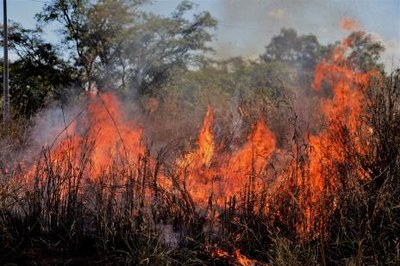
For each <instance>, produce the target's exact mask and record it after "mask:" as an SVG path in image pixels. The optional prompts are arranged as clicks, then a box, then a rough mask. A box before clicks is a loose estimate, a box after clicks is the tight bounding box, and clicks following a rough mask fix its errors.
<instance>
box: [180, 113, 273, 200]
mask: <svg viewBox="0 0 400 266" xmlns="http://www.w3.org/2000/svg"><path fill="white" fill-rule="evenodd" d="M212 122H213V109H212V108H210V107H209V108H208V110H207V114H206V116H205V118H204V121H203V125H202V128H201V129H200V133H199V139H198V142H197V143H198V149H197V150H195V151H193V152H191V153H189V154H187V155H186V156H185V157H184V158H183V160H181V161H179V162H178V165H180V166H181V168H183V169H185V174H186V175H187V178H186V180H185V182H186V184H187V185H186V187H187V188H188V190H189V192H190V194H191V196H192V198H193V200H194V202H196V203H198V204H199V205H200V206H206V205H207V204H208V202H209V200H210V199H214V201H215V203H217V205H219V206H223V203H224V200H225V199H227V198H229V197H231V196H233V195H238V194H239V192H240V191H241V190H242V189H243V187H244V186H245V185H246V184H247V183H248V182H249V181H250V180H251V179H252V178H253V177H255V176H259V175H260V174H261V173H262V171H263V169H264V166H265V165H266V163H267V161H268V159H269V157H270V156H271V154H272V153H273V151H274V149H275V137H274V135H273V133H272V132H271V131H270V130H269V129H268V127H267V125H266V124H265V122H264V121H263V120H259V121H258V122H257V123H256V125H255V126H254V128H253V130H252V132H251V133H250V134H249V136H248V138H247V142H246V143H245V144H244V145H243V147H241V148H240V149H239V150H237V151H235V152H234V153H232V154H226V153H223V152H219V153H216V148H215V143H214V136H213V133H212V126H213V124H212ZM253 182H254V181H253ZM261 188H262V184H258V185H255V189H256V191H259V190H260V189H261Z"/></svg>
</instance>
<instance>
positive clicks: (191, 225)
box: [0, 72, 400, 265]
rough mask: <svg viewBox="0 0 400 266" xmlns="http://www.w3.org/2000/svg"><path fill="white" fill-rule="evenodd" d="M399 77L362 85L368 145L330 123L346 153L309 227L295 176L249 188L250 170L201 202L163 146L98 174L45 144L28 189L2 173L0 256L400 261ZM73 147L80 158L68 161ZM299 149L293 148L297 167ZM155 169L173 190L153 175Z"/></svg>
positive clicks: (36, 260) (133, 261)
mask: <svg viewBox="0 0 400 266" xmlns="http://www.w3.org/2000/svg"><path fill="white" fill-rule="evenodd" d="M399 77H400V76H399V72H397V73H393V74H392V75H391V76H390V77H388V78H386V79H385V80H381V81H379V82H376V83H374V84H372V85H371V86H370V88H368V91H366V95H367V98H368V100H367V102H366V104H367V105H368V108H366V110H367V115H366V116H365V119H366V123H367V124H368V125H369V126H370V127H371V128H372V134H371V136H369V139H368V140H366V141H368V145H369V146H370V147H371V152H369V153H367V154H360V153H359V152H358V151H357V150H356V149H354V148H352V147H353V144H354V142H353V140H352V139H351V138H349V136H348V130H347V129H346V127H345V126H343V125H337V127H336V128H337V130H336V131H335V135H336V137H337V138H336V139H337V143H336V145H341V146H342V147H343V149H342V151H343V152H345V153H346V154H345V156H346V158H352V159H351V162H350V161H349V162H347V161H345V162H343V163H336V164H333V165H330V166H329V167H330V168H329V169H328V170H329V171H328V172H330V173H332V175H335V176H338V177H339V179H338V180H341V184H340V186H338V189H337V190H336V191H335V195H336V196H335V197H331V194H327V197H326V198H324V202H322V203H321V204H319V205H318V206H315V208H316V209H315V210H313V211H315V212H316V213H319V214H320V215H319V216H317V217H316V218H315V221H314V223H313V227H312V229H311V230H310V231H309V232H307V233H306V234H299V230H298V227H299V224H301V221H302V220H304V219H305V217H304V213H305V212H304V209H303V208H304V204H301V202H302V200H301V197H302V196H304V195H305V194H304V193H301V191H306V190H307V188H302V187H299V186H294V185H293V183H291V182H290V179H291V178H295V177H293V176H290V175H288V183H287V185H286V186H285V188H284V189H283V188H282V189H281V190H278V191H279V193H277V194H276V195H273V196H272V197H271V196H268V195H267V191H264V192H257V193H256V192H255V191H254V190H253V189H252V184H251V182H252V179H253V178H257V177H253V178H250V179H249V181H248V182H249V183H248V184H244V186H243V190H242V193H240V194H239V195H236V196H235V197H231V198H227V199H226V202H225V204H224V206H216V205H215V204H213V202H212V198H210V203H209V204H208V206H207V207H206V208H199V207H198V206H196V204H195V203H194V202H193V199H192V198H191V196H190V193H188V191H187V190H186V188H185V186H184V185H182V183H181V182H180V180H179V177H178V175H177V174H176V172H175V169H174V165H173V164H171V163H170V161H168V160H166V159H165V158H167V157H168V151H163V152H164V156H158V157H157V158H158V161H157V163H156V164H155V165H154V164H153V165H151V164H150V163H149V160H148V156H149V153H150V152H145V153H144V154H142V155H141V156H140V157H139V158H137V160H136V162H135V163H134V164H125V165H122V166H121V165H119V164H118V165H115V167H114V166H112V167H110V169H108V170H105V171H104V172H103V173H102V175H101V179H100V180H99V182H98V183H95V184H94V183H90V182H84V178H85V176H84V169H86V167H89V160H86V159H87V156H90V153H89V152H88V153H86V154H82V153H81V154H68V155H66V156H65V157H63V160H62V161H61V162H60V161H56V160H54V158H52V156H51V154H50V152H49V150H48V149H43V151H42V153H41V156H40V159H39V161H38V163H37V164H38V166H40V167H38V169H39V170H35V173H34V174H33V175H32V176H33V177H32V178H33V185H32V186H31V187H27V186H24V185H22V183H19V182H15V180H18V178H19V177H18V173H17V172H18V171H16V172H15V174H14V176H12V177H11V178H9V179H7V178H6V177H7V174H6V173H5V172H4V171H3V176H4V177H3V178H2V183H1V187H0V264H1V265H64V264H66V265H82V264H86V265H120V264H121V265H126V264H127V265H142V264H144V265H240V262H239V259H238V258H237V257H235V256H234V255H232V254H234V253H235V251H236V250H240V253H241V254H243V255H244V256H246V257H247V258H249V259H251V260H252V263H253V264H248V265H306V264H308V265H399V264H400V239H399V238H400V87H399V85H400V79H399ZM3 130H4V129H3ZM14 130H15V128H14ZM11 131H12V130H9V131H7V132H6V130H4V132H3V133H2V134H3V136H4V135H5V134H11V133H10V132H11ZM352 137H354V136H352ZM293 142H294V145H293V147H296V145H298V146H297V147H299V146H301V144H300V141H299V140H297V139H296V138H293ZM88 149H89V148H88ZM76 156H79V158H81V160H80V162H81V164H80V165H79V167H76V166H73V164H72V163H71V161H72V160H73V158H76ZM306 156H307V153H306V152H304V153H303V154H302V155H301V156H298V157H294V160H295V164H296V165H299V166H300V167H304V169H303V171H304V172H307V168H306V167H305V166H304V163H302V162H304V160H305V158H306ZM296 160H297V161H296ZM61 165H62V167H61ZM324 167H328V166H326V165H325V166H324ZM160 173H162V174H163V175H165V176H168V177H169V178H170V180H171V183H172V184H173V186H174V189H173V191H169V190H166V189H164V188H163V187H162V186H160V185H159V183H158V181H157V177H158V175H159V174H160ZM365 176H367V177H368V178H365ZM122 180H123V181H122ZM61 190H62V191H63V192H62V193H60V191H61ZM260 206H261V207H260ZM266 206H268V207H266ZM327 213H328V214H329V215H325V214H327ZM218 250H223V251H225V252H226V254H228V255H216V254H217V251H218ZM243 265H244V264H243Z"/></svg>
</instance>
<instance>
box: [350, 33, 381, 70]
mask: <svg viewBox="0 0 400 266" xmlns="http://www.w3.org/2000/svg"><path fill="white" fill-rule="evenodd" d="M346 44H347V45H348V48H350V51H349V54H348V56H347V61H348V63H349V64H350V66H351V67H352V68H353V69H354V70H355V71H364V72H365V71H368V70H371V69H380V70H382V69H383V65H382V64H379V63H378V61H379V59H380V56H381V54H382V52H383V51H384V50H385V48H384V47H383V45H382V44H381V43H380V42H378V41H374V40H373V38H372V36H371V35H370V34H366V33H365V32H363V31H357V32H353V33H351V34H350V35H349V37H347V38H346Z"/></svg>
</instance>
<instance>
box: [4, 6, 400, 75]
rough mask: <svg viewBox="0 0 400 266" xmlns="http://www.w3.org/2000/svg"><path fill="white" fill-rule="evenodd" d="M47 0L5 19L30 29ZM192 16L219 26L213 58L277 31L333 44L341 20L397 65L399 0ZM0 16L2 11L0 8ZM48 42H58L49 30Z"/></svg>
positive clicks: (260, 44)
mask: <svg viewBox="0 0 400 266" xmlns="http://www.w3.org/2000/svg"><path fill="white" fill-rule="evenodd" d="M47 1H48V0H8V11H9V15H8V17H9V19H10V20H13V21H16V22H19V23H21V24H22V25H23V26H24V27H28V28H29V27H34V18H33V17H34V15H35V13H37V12H39V11H40V10H41V9H42V7H43V5H44V4H45V2H47ZM179 2H180V1H179V0H158V1H157V0H156V1H154V3H153V4H152V5H149V6H147V7H146V10H150V11H152V12H154V13H159V14H162V15H168V14H170V13H171V12H172V11H173V10H174V8H175V7H176V6H177V5H178V3H179ZM192 2H194V3H195V4H196V5H197V11H204V10H207V11H209V12H210V13H211V14H212V15H213V16H214V17H215V18H216V19H217V20H218V22H219V26H218V29H217V30H216V31H215V32H214V36H215V41H214V42H213V44H212V45H213V47H214V48H215V49H216V56H217V57H221V58H226V57H230V56H244V57H252V58H255V57H257V56H258V55H259V54H261V53H262V52H263V51H264V47H265V45H266V44H268V42H269V41H270V39H271V37H272V36H274V35H276V34H278V33H279V31H280V29H281V28H282V27H292V28H294V29H296V30H297V31H298V32H299V33H301V34H308V33H313V34H315V35H317V37H318V39H319V40H320V42H322V43H328V42H334V41H336V40H340V39H342V38H343V37H345V36H346V35H347V34H348V33H349V32H346V31H344V30H343V29H341V27H340V21H341V20H342V19H343V18H346V17H348V18H352V19H354V20H356V21H358V22H359V23H360V24H361V25H362V27H363V30H365V31H367V32H369V33H371V34H372V35H373V36H374V37H375V38H376V39H377V40H379V41H381V42H382V43H383V44H384V45H385V47H386V52H385V54H384V55H383V58H382V60H383V61H384V63H385V64H386V66H387V69H388V70H390V69H391V68H392V65H394V66H395V67H396V66H397V67H398V66H400V0H329V1H328V0H192ZM1 14H3V7H2V6H1ZM47 38H48V39H50V40H53V41H56V40H57V38H58V37H57V35H56V34H55V33H54V29H53V30H52V29H48V30H47Z"/></svg>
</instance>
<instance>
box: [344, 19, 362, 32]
mask: <svg viewBox="0 0 400 266" xmlns="http://www.w3.org/2000/svg"><path fill="white" fill-rule="evenodd" d="M340 26H341V27H342V29H344V30H347V31H352V30H360V29H361V28H362V27H361V23H360V22H358V21H357V20H355V19H352V18H343V19H342V20H341V21H340Z"/></svg>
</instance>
